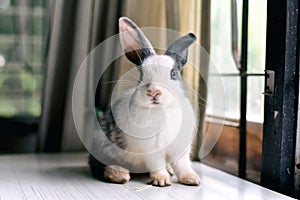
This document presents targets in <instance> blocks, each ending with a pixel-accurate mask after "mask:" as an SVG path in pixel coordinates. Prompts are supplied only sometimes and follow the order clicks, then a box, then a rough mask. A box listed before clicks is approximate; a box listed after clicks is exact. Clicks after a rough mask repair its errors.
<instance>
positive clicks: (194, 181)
mask: <svg viewBox="0 0 300 200" xmlns="http://www.w3.org/2000/svg"><path fill="white" fill-rule="evenodd" d="M178 182H179V183H182V184H184V185H193V186H197V185H200V178H199V176H198V175H197V174H195V173H194V172H189V173H187V174H186V175H184V176H180V177H179V178H178Z"/></svg>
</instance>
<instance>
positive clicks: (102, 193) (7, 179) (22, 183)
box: [0, 153, 291, 200]
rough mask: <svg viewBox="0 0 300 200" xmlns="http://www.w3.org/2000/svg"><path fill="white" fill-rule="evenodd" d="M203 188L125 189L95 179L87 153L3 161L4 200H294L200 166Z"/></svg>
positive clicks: (142, 183) (136, 182)
mask: <svg viewBox="0 0 300 200" xmlns="http://www.w3.org/2000/svg"><path fill="white" fill-rule="evenodd" d="M193 167H194V169H195V170H196V172H197V173H198V174H199V175H200V177H201V179H202V185H201V186H199V187H191V186H184V185H181V184H178V183H176V177H172V186H169V187H165V188H158V187H152V186H149V185H148V184H147V182H148V181H149V178H148V177H147V176H137V177H134V178H133V179H132V180H130V181H129V183H127V184H124V185H118V184H110V183H104V182H101V181H98V180H96V179H94V178H92V177H91V174H90V171H89V168H88V165H87V154H86V153H73V154H72V153H71V154H38V155H37V154H30V155H2V156H0V200H6V199H9V200H10V199H12V200H15V199H29V200H31V199H37V200H38V199H42V200H48V199H51V200H52V199H55V200H56V199H58V200H60V199H89V200H94V199H100V200H101V199H128V200H131V199H146V200H147V199H149V200H150V199H156V200H160V199H186V200H187V199H189V200H190V199H191V200H193V199H230V200H234V199H238V200H240V199H249V200H250V199H251V200H253V199H258V200H259V199H264V200H267V199H271V200H276V199H291V198H288V197H286V196H284V195H281V194H278V193H275V192H273V191H270V190H267V189H265V188H262V187H260V186H258V185H255V184H253V183H250V182H247V181H244V180H241V179H239V178H237V177H234V176H232V175H229V174H227V173H224V172H222V171H220V170H217V169H214V168H212V167H209V166H206V165H204V164H201V163H194V164H193Z"/></svg>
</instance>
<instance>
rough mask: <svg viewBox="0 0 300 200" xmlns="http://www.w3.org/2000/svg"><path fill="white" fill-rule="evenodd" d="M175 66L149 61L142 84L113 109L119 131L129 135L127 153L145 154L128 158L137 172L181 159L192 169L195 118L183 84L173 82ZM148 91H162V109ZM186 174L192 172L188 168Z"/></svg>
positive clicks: (155, 57) (169, 62) (171, 62)
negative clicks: (191, 153)
mask: <svg viewBox="0 0 300 200" xmlns="http://www.w3.org/2000/svg"><path fill="white" fill-rule="evenodd" d="M173 65H174V60H173V59H172V58H171V57H169V56H165V55H153V56H150V57H149V58H147V59H146V60H145V61H144V63H143V65H142V68H143V72H144V79H143V81H142V82H141V83H140V84H139V85H138V86H137V87H136V88H134V89H132V90H129V91H126V92H125V93H124V95H122V97H120V98H119V99H118V100H117V102H118V103H117V104H115V106H114V107H112V110H113V115H114V119H115V121H116V123H117V125H118V127H120V128H121V130H122V131H124V132H125V133H126V136H125V137H126V141H127V148H126V151H128V152H131V153H137V154H140V155H142V154H144V155H143V156H138V157H137V156H127V157H126V159H131V160H127V162H129V163H135V164H134V165H136V166H134V168H136V169H140V168H142V167H144V166H145V167H146V168H147V171H155V170H158V169H160V168H164V167H165V166H166V164H167V163H170V162H171V163H173V162H175V161H177V160H178V159H184V160H186V165H188V166H189V165H190V164H189V148H190V144H191V142H192V136H193V132H194V127H195V116H194V112H193V109H192V106H191V104H190V102H189V100H188V99H187V97H186V96H185V92H184V90H183V89H182V85H181V82H180V81H178V80H171V79H170V70H171V69H172V66H173ZM149 88H151V89H153V88H155V89H159V90H161V91H162V95H161V96H160V97H159V98H158V99H159V102H160V104H159V105H154V104H152V103H151V98H150V97H148V96H147V95H146V90H147V89H149ZM137 165H140V166H137ZM174 166H176V165H174ZM175 168H178V167H175ZM185 170H191V168H190V167H186V169H185ZM175 171H178V172H179V171H180V170H175Z"/></svg>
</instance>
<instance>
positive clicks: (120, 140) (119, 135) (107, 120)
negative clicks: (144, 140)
mask: <svg viewBox="0 0 300 200" xmlns="http://www.w3.org/2000/svg"><path fill="white" fill-rule="evenodd" d="M100 126H101V128H102V130H103V132H104V133H105V135H106V137H107V138H108V139H109V140H110V141H111V142H112V143H113V144H115V145H116V146H117V147H119V148H121V149H125V148H126V147H127V142H126V139H125V137H124V134H125V133H124V132H123V131H122V130H121V129H120V128H119V127H118V126H117V124H116V122H115V119H114V117H113V113H112V111H111V109H109V110H108V111H107V112H106V113H105V114H104V116H103V117H102V118H101V119H100Z"/></svg>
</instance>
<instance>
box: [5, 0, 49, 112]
mask: <svg viewBox="0 0 300 200" xmlns="http://www.w3.org/2000/svg"><path fill="white" fill-rule="evenodd" d="M1 2H2V1H1ZM3 2H8V3H7V5H5V6H2V7H0V105H1V106H0V117H17V116H33V117H37V116H39V115H40V113H41V93H42V88H43V80H44V72H45V55H46V42H47V29H46V27H47V14H46V1H43V0H28V1H24V0H14V1H13V0H11V1H9V0H7V1H3Z"/></svg>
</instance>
